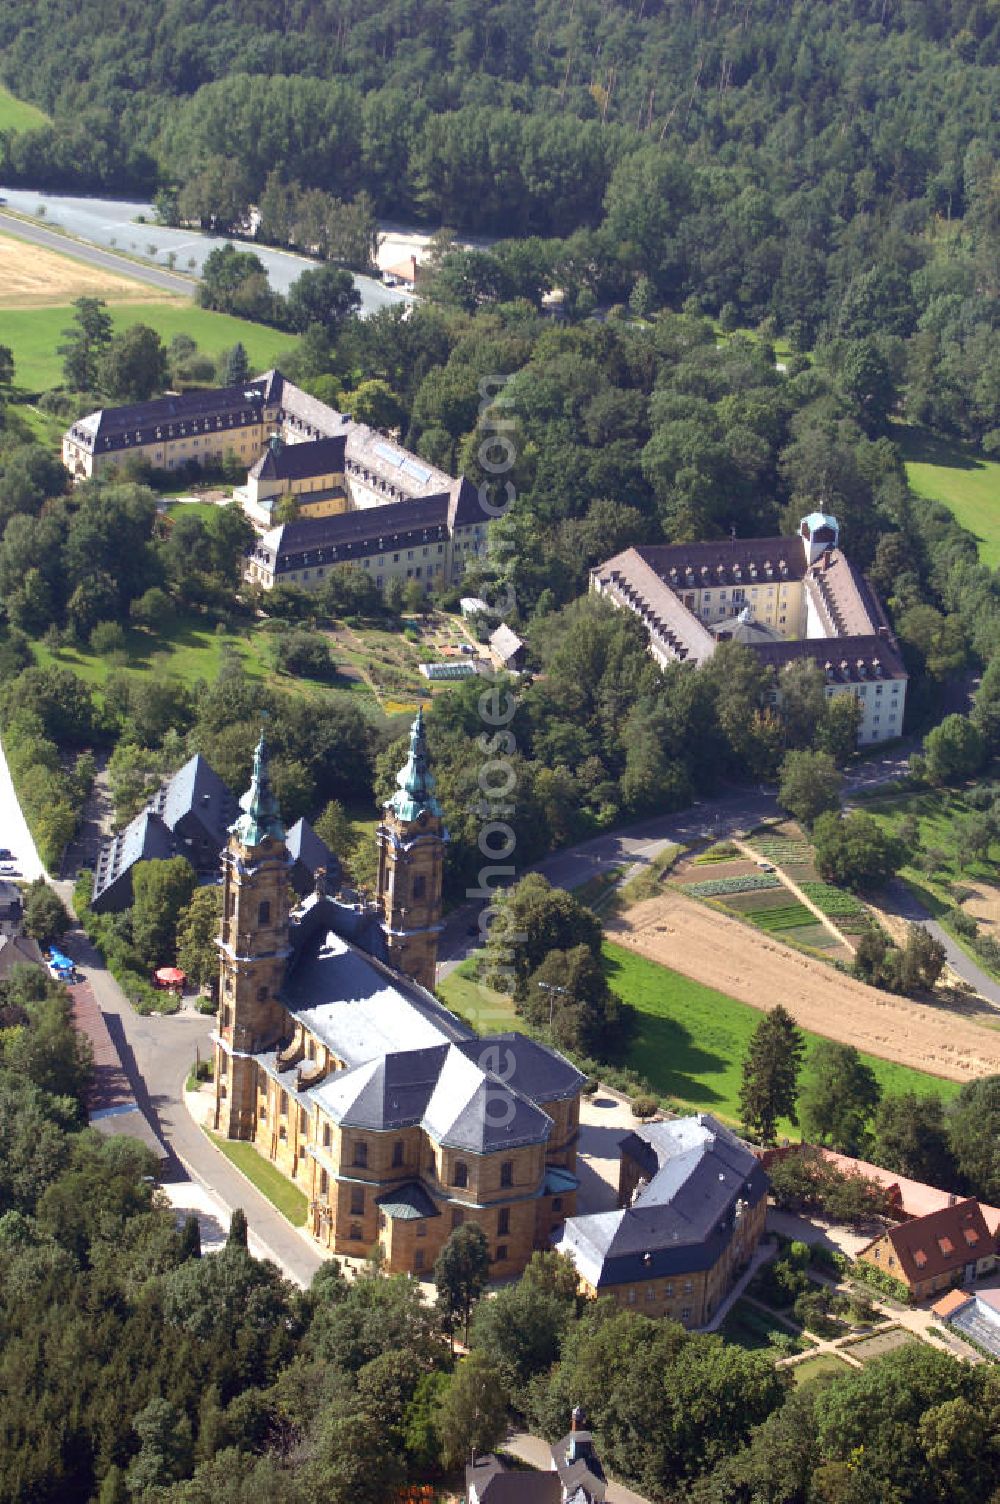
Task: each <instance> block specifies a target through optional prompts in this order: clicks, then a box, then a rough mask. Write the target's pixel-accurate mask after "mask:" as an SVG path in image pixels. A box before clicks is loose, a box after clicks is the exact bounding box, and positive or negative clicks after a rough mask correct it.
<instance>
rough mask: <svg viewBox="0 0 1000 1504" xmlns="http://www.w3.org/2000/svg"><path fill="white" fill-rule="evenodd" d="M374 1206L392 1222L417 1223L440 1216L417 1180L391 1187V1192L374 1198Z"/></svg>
mask: <svg viewBox="0 0 1000 1504" xmlns="http://www.w3.org/2000/svg"><path fill="white" fill-rule="evenodd" d="M375 1205H376V1206H377V1207H379V1208H380V1209H381V1211H382V1212H383V1213H384V1214H385V1216H387V1217H389V1218H390V1219H391V1220H392V1221H394V1222H419V1221H422V1220H424V1219H425V1218H427V1217H440V1215H441V1213H440V1212H439V1211H438V1209H437V1207H436V1206H435V1205H434V1202H433V1201H432V1200H431V1198H430V1196H428V1194H427V1192H426V1191H425V1190H424V1188H423V1186H422V1185H421V1184H420V1181H419V1180H408V1181H407V1182H406V1183H405V1185H397V1186H393V1188H392V1190H391V1191H386V1192H385V1193H384V1195H381V1196H376V1197H375Z"/></svg>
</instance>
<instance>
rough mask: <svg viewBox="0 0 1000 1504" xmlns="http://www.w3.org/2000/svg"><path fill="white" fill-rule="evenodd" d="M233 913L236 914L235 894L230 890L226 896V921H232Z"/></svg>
mask: <svg viewBox="0 0 1000 1504" xmlns="http://www.w3.org/2000/svg"><path fill="white" fill-rule="evenodd" d="M235 912H236V894H235V893H234V892H233V891H232V889H230V890H229V892H228V893H227V894H226V918H227V919H232V917H233V914H234V913H235Z"/></svg>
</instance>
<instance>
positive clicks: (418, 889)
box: [413, 872, 427, 898]
mask: <svg viewBox="0 0 1000 1504" xmlns="http://www.w3.org/2000/svg"><path fill="white" fill-rule="evenodd" d="M426 893H427V879H426V877H425V876H424V875H423V873H422V872H420V873H418V874H417V876H416V877H415V878H414V879H413V897H414V898H424V897H425V896H426Z"/></svg>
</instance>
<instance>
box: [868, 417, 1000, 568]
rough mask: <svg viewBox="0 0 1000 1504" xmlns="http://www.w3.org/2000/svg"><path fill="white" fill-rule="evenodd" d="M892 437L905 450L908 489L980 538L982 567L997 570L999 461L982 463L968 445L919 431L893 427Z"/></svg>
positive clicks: (999, 545)
mask: <svg viewBox="0 0 1000 1504" xmlns="http://www.w3.org/2000/svg"><path fill="white" fill-rule="evenodd" d="M892 436H893V438H894V439H895V440H896V442H897V444H898V445H899V447H900V449H901V451H902V454H903V460H904V463H905V465H906V478H907V480H908V481H909V483H910V488H911V489H912V490H913V491H915V492H916V493H917V495H918V496H924V497H926V498H927V499H928V500H929V501H938V502H941V503H942V504H943V505H944V506H946V507H947V508H948V510H949V511H950V512H951V513H952V514H953V516H954V517H955V518H957V520H958V521H959V522H960V523H961V524H962V526H963V527H964V528H967V529H968V530H969V532H970V533H972V534H973V535H974V537H975V538H976V539H977V541H978V543H979V557H980V558H981V559H982V561H983V563H984V564H988V565H989V566H990V568H991V569H996V568H997V566H998V565H1000V516H998V511H997V497H998V496H1000V461H997V460H988V459H984V458H983V457H982V455H979V454H976V452H975V451H974V450H972V449H969V448H968V447H967V446H965V445H962V444H955V443H950V442H948V441H947V440H946V439H938V438H934V437H932V436H931V435H930V434H928V433H926V432H924V431H923V430H922V429H919V428H915V427H908V426H906V425H898V426H895V427H894V428H893V433H892Z"/></svg>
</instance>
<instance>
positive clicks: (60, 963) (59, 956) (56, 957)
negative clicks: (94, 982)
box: [49, 950, 76, 971]
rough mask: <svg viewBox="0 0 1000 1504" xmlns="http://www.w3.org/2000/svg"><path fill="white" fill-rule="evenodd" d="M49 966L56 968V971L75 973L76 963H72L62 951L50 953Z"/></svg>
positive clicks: (51, 951)
mask: <svg viewBox="0 0 1000 1504" xmlns="http://www.w3.org/2000/svg"><path fill="white" fill-rule="evenodd" d="M49 965H50V966H54V967H55V969H56V971H73V970H75V968H76V962H75V961H71V960H70V958H69V956H64V955H63V953H62V951H61V950H50V951H49Z"/></svg>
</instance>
